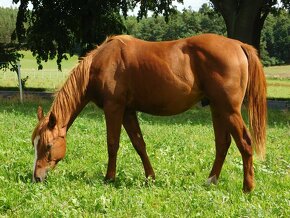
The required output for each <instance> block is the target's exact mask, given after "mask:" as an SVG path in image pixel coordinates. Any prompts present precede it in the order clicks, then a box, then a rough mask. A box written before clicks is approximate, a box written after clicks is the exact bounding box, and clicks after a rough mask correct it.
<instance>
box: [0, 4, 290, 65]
mask: <svg viewBox="0 0 290 218" xmlns="http://www.w3.org/2000/svg"><path fill="white" fill-rule="evenodd" d="M16 16H17V9H12V8H1V7H0V43H2V44H9V43H10V42H11V35H12V33H13V31H14V30H15V23H16ZM123 22H124V26H125V27H126V31H125V32H124V33H126V34H131V35H134V36H136V37H138V38H141V39H145V40H151V41H161V40H170V39H178V38H184V37H188V36H192V35H196V34H201V33H217V34H220V35H226V26H225V24H224V20H223V18H222V17H221V16H220V15H219V14H218V13H217V12H215V11H214V10H213V9H212V8H210V7H209V6H208V5H206V4H204V5H203V6H202V7H201V8H200V9H199V11H198V12H195V11H193V10H191V9H190V8H189V9H185V10H183V11H182V12H176V13H174V14H171V15H170V16H169V21H168V22H165V19H164V17H162V16H157V17H148V18H146V19H142V20H140V21H137V19H136V17H135V16H129V17H127V19H123ZM260 53H261V57H262V60H263V63H264V65H266V66H269V65H278V64H289V63H290V14H289V12H288V11H286V10H281V11H280V13H277V14H275V15H273V14H269V15H268V17H267V19H266V22H265V25H264V29H263V31H262V37H261V50H260Z"/></svg>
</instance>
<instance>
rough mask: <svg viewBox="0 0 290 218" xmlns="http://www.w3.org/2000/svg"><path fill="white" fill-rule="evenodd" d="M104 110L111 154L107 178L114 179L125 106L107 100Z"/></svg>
mask: <svg viewBox="0 0 290 218" xmlns="http://www.w3.org/2000/svg"><path fill="white" fill-rule="evenodd" d="M104 112H105V119H106V127H107V145H108V156H109V160H108V168H107V174H106V177H105V180H107V181H108V180H114V179H115V176H116V161H117V152H118V149H119V141H120V133H121V126H122V119H123V115H124V106H122V105H119V104H116V103H114V102H106V103H105V105H104Z"/></svg>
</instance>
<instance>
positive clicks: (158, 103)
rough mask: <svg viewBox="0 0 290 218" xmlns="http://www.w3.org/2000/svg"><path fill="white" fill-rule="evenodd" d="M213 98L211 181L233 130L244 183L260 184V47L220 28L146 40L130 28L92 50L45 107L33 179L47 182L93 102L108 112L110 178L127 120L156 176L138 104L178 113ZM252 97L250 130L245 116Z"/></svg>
mask: <svg viewBox="0 0 290 218" xmlns="http://www.w3.org/2000/svg"><path fill="white" fill-rule="evenodd" d="M202 98H207V99H209V101H210V108H211V113H212V120H213V127H214V133H215V146H216V156H215V161H214V164H213V167H212V170H211V172H210V174H209V178H208V182H209V183H217V180H218V178H219V175H220V172H221V168H222V165H223V163H224V159H225V157H226V154H227V151H228V148H229V146H230V143H231V136H232V137H233V139H234V140H235V142H236V145H237V147H238V149H239V151H240V153H241V155H242V159H243V169H244V183H243V190H244V191H245V192H248V191H251V190H252V189H253V187H254V181H253V180H254V171H253V148H254V149H255V151H256V153H257V154H259V155H261V156H264V154H265V135H266V133H265V129H266V114H267V107H266V82H265V76H264V72H263V68H262V65H261V63H260V61H259V58H258V56H257V54H256V51H255V49H254V48H253V47H251V46H249V45H247V44H244V43H242V42H239V41H237V40H233V39H228V38H225V37H223V36H218V35H214V34H205V35H198V36H193V37H190V38H185V39H180V40H174V41H164V42H146V41H143V40H139V39H136V38H134V37H132V36H128V35H120V36H113V37H110V38H108V39H107V40H106V41H105V42H103V43H102V44H101V45H100V46H99V47H97V48H96V49H94V50H93V51H91V52H90V53H88V54H87V56H86V57H85V58H83V60H82V61H81V62H80V63H79V64H78V66H76V67H75V68H74V69H73V70H72V72H71V74H70V76H69V77H68V79H67V80H66V82H65V83H64V85H63V86H62V88H61V89H60V90H59V91H58V92H57V94H56V97H55V99H54V101H53V104H52V106H51V108H50V111H49V112H48V114H47V115H46V116H44V114H43V110H42V108H41V107H39V108H38V111H37V117H38V120H39V122H38V124H37V126H36V128H35V130H34V132H33V134H32V142H33V145H34V148H35V163H34V172H33V178H34V180H35V181H43V180H44V179H45V177H46V174H47V171H48V170H49V169H50V168H53V167H54V166H55V165H56V164H57V163H58V162H59V161H60V160H61V159H62V158H63V157H64V156H65V152H66V133H67V131H68V129H69V127H70V126H71V125H72V123H73V122H74V120H75V118H76V117H77V116H78V114H79V113H80V111H81V110H82V109H83V108H84V107H85V105H86V104H87V103H88V102H90V101H92V102H94V103H95V104H96V105H97V106H99V107H100V108H102V109H103V110H104V113H105V120H106V128H107V146H108V168H107V173H106V177H105V179H106V180H113V179H114V178H115V175H116V159H117V151H118V148H119V139H120V131H121V126H122V125H123V126H124V128H125V130H126V132H127V134H128V135H129V138H130V140H131V142H132V144H133V146H134V148H135V149H136V151H137V153H138V154H139V155H140V157H141V160H142V163H143V166H144V170H145V176H146V177H152V178H153V179H154V178H155V174H154V171H153V168H152V166H151V163H150V161H149V158H148V155H147V152H146V145H145V142H144V140H143V137H142V133H141V130H140V127H139V124H138V119H137V115H136V111H141V112H144V113H149V114H153V115H160V116H170V115H174V114H179V113H182V112H184V111H186V110H188V109H190V108H191V107H192V106H193V105H194V104H195V103H197V102H198V101H200V100H201V99H202ZM244 99H245V100H246V102H247V107H248V115H249V126H250V132H249V131H248V130H247V128H246V125H245V123H244V121H243V118H242V115H241V107H242V103H243V100H244Z"/></svg>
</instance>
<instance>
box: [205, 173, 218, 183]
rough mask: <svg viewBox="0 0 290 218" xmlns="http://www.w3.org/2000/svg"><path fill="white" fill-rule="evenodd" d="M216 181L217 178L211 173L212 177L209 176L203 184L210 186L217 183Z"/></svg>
mask: <svg viewBox="0 0 290 218" xmlns="http://www.w3.org/2000/svg"><path fill="white" fill-rule="evenodd" d="M217 183H218V180H217V178H216V175H213V176H212V177H209V178H208V179H207V181H206V182H205V184H206V185H207V186H210V185H211V184H214V185H217Z"/></svg>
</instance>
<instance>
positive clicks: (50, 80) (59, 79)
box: [0, 51, 290, 98]
mask: <svg viewBox="0 0 290 218" xmlns="http://www.w3.org/2000/svg"><path fill="white" fill-rule="evenodd" d="M22 53H23V54H24V58H23V59H22V60H21V67H22V68H21V74H22V78H25V77H27V76H28V77H29V78H28V80H27V83H26V87H27V88H28V89H39V88H40V89H44V90H46V91H55V90H56V89H57V88H59V86H61V85H62V84H63V82H64V81H65V79H66V78H67V76H68V74H69V73H70V70H71V69H72V68H73V67H74V66H75V65H77V63H78V60H77V57H76V56H73V57H71V58H69V59H68V60H64V61H63V62H62V72H60V71H58V70H57V65H56V61H55V60H49V61H48V62H46V63H45V62H44V63H43V67H44V68H43V70H42V71H38V70H37V64H36V60H35V58H34V57H33V56H32V53H31V52H29V51H23V52H22ZM265 72H266V76H267V84H268V97H270V98H290V65H283V66H274V67H266V68H265ZM17 86H18V80H17V76H16V74H15V73H11V72H8V71H7V72H4V73H0V88H1V87H5V88H6V89H7V87H8V88H13V89H17ZM2 89H3V88H2Z"/></svg>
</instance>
